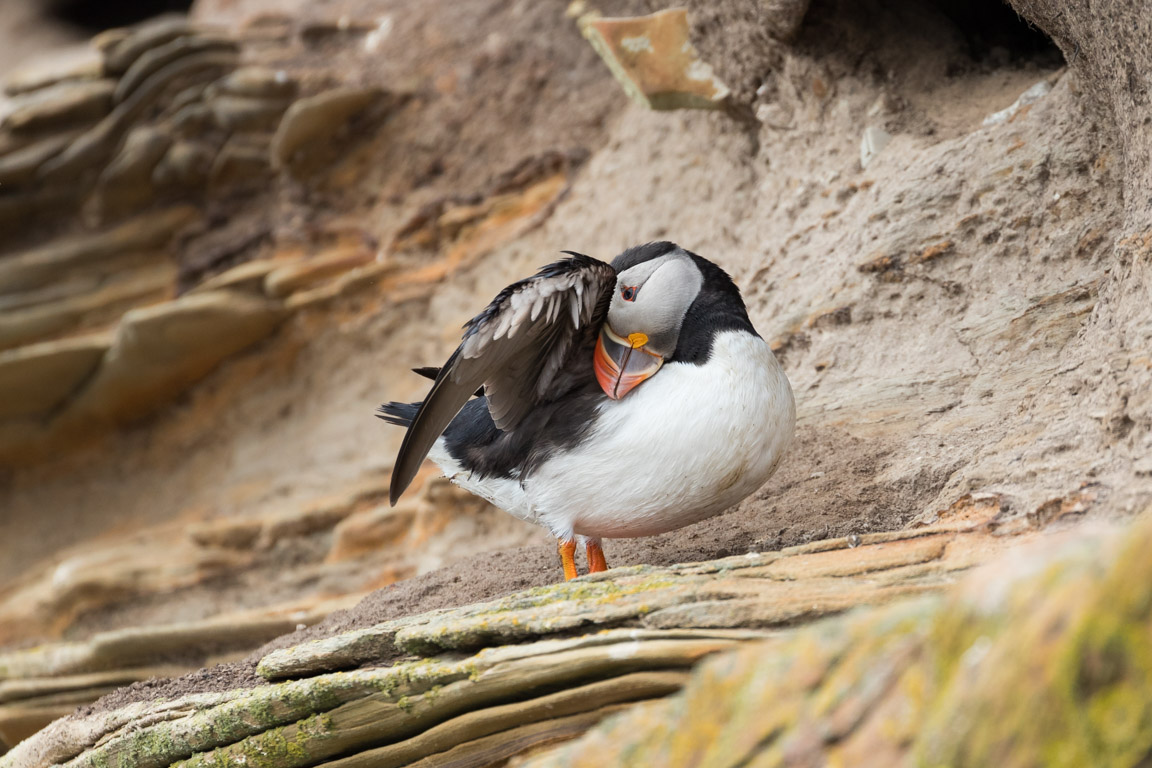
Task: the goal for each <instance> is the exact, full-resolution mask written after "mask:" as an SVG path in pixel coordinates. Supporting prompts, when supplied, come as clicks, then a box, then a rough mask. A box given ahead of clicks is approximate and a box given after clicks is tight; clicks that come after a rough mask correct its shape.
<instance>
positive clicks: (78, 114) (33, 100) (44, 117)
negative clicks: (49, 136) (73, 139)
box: [0, 80, 116, 133]
mask: <svg viewBox="0 0 1152 768" xmlns="http://www.w3.org/2000/svg"><path fill="white" fill-rule="evenodd" d="M115 88H116V83H115V81H113V80H79V81H75V82H62V83H58V84H56V85H52V86H49V87H47V88H44V89H42V90H38V91H34V92H32V93H29V94H27V95H23V96H20V97H17V100H16V102H15V104H14V105H13V106H12V108H11V110H10V111H9V112H8V114H7V115H5V116H4V118H3V120H0V127H2V128H6V129H8V130H10V131H14V132H22V133H35V132H38V131H50V130H56V129H59V128H66V127H69V126H74V125H77V124H85V123H94V122H96V121H97V120H99V119H100V118H102V117H104V115H106V114H108V113H109V112H110V111H111V110H112V92H113V90H115Z"/></svg>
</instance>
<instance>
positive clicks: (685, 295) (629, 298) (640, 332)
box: [593, 243, 704, 400]
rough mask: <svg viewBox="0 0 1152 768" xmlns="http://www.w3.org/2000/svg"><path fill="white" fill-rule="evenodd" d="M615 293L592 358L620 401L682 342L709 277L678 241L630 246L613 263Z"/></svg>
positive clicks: (598, 373)
mask: <svg viewBox="0 0 1152 768" xmlns="http://www.w3.org/2000/svg"><path fill="white" fill-rule="evenodd" d="M612 266H613V267H615V268H616V274H617V277H616V290H615V293H614V294H613V296H612V304H611V305H610V306H609V308H608V319H607V321H606V322H605V323H604V326H603V328H601V330H600V338H599V339H597V341H596V354H595V356H594V358H593V361H594V367H595V369H596V379H597V381H599V382H600V387H601V388H602V389H603V390H604V392H605V394H607V395H608V397H610V398H612V399H613V400H619V399H620V398H622V397H624V395H626V394H628V392H630V391H631V390H633V389H635V388H636V387H637V386H638V385H639V384H640V383H641V382H643V381H644V380H645V379H648V378H651V377H652V376H654V375H655V374H656V372H657V371H659V370H660V366H661V365H663V364H664V361H665V360H667V359H668V358H669V357H671V356H672V354H673V353H674V352H675V351H676V345H677V343H678V342H679V339H680V326H681V325H682V324H683V323H684V317H685V316H686V315H687V314H688V308H689V307H691V306H692V302H694V301H695V300H696V297H697V296H698V295H699V293H700V289H701V287H702V286H703V284H704V276H703V274H701V272H700V268H699V267H698V266H697V265H696V262H695V261H693V260H692V257H691V256H689V255H688V253H687V252H686V251H685V250H684V249H682V248H680V247H679V246H677V245H675V244H673V243H649V244H647V245H642V246H639V247H637V248H631V249H629V250H627V251H625V252H624V253H622V254H620V255H619V256H617V257H616V259H615V260H613V262H612Z"/></svg>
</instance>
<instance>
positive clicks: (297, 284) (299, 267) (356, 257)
mask: <svg viewBox="0 0 1152 768" xmlns="http://www.w3.org/2000/svg"><path fill="white" fill-rule="evenodd" d="M373 258H374V255H373V254H372V252H371V251H368V250H366V249H364V248H359V247H351V248H338V249H336V250H333V251H329V252H327V253H323V254H321V255H319V256H316V257H313V258H311V259H308V260H307V261H301V262H299V263H296V264H291V265H288V266H285V267H281V268H279V269H277V270H276V271H274V272H272V273H270V274H269V275H268V277H266V278H265V279H264V292H265V293H267V294H268V295H269V296H272V297H276V298H281V297H284V296H287V295H288V294H290V293H294V292H296V291H298V290H300V289H301V288H306V287H308V286H311V285H314V284H316V283H319V282H323V281H325V280H328V279H330V278H332V277H334V276H336V275H339V274H342V273H344V272H347V271H348V270H350V269H352V268H354V267H359V266H361V265H364V264H368V263H369V262H371V261H372V260H373Z"/></svg>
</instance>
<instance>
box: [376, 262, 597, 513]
mask: <svg viewBox="0 0 1152 768" xmlns="http://www.w3.org/2000/svg"><path fill="white" fill-rule="evenodd" d="M564 253H567V254H569V256H570V258H566V259H562V260H560V261H557V262H555V263H553V264H549V265H548V266H546V267H544V268H543V269H541V270H540V271H539V272H537V273H536V274H535V275H533V276H532V277H530V278H528V279H527V280H521V281H519V282H517V283H513V284H512V285H510V286H508V287H507V288H505V289H504V290H502V291H500V294H499V295H498V296H497V297H496V298H495V299H493V300H492V303H491V304H489V305H488V307H487V308H486V309H485V310H484V311H483V312H481V313H480V314H479V315H477V316H476V317H474V318H472V319H471V320H470V321H468V323H467V324H466V325H465V326H464V328H465V330H464V341H463V342H462V343H461V344H460V346H459V347H458V348H457V349H456V351H455V352H453V353H452V357H450V358H449V359H448V362H447V363H445V364H444V367H443V368H441V369H440V372H439V374H438V375H437V376H436V382H435V383H434V384H433V385H432V390H431V391H430V392H429V393H428V397H427V398H425V400H424V402H423V404H421V406H420V410H419V411H417V413H416V416H415V418H414V419H413V420H412V426H410V427H409V428H408V432H407V434H405V435H404V442H403V444H402V445H401V446H400V453H399V455H397V457H396V465H395V466H394V467H393V469H392V483H391V488H390V489H389V496H390V500H391V502H392V503H393V504H395V503H396V500H397V499H398V498H399V497H400V494H402V493H403V492H404V491H405V489H407V488H408V485H409V483H411V482H412V478H413V477H415V476H416V472H417V471H418V470H419V468H420V464H421V463H422V462H423V461H424V457H425V456H427V455H428V451H429V450H431V449H432V445H433V444H434V443H435V442H436V438H438V437H440V434H441V433H442V432H443V431H444V429H445V428H446V427H447V426H448V424H449V422H451V421H452V419H453V418H455V417H456V414H457V413H459V412H460V409H461V408H462V407H463V406H464V404H465V403H466V402H468V400H469V398H471V397H472V396H473V394H474V393H475V392H476V391H477V387H480V386H483V387H484V393H485V395H487V398H488V410H489V412H490V413H491V414H492V420H493V421H494V422H496V426H497V427H499V428H500V429H502V430H504V431H508V430H510V429H513V428H515V427H516V425H517V424H519V423H520V421H521V420H522V419H523V418H524V415H525V414H527V413H528V412H529V411H531V410H532V408H534V407H535V406H536V405H537V404H539V403H544V402H549V401H552V400H555V399H556V398H558V397H560V396H561V395H563V394H565V393H567V392H569V391H571V389H572V388H573V387H574V386H576V385H577V384H578V383H580V382H581V381H583V380H584V379H586V378H588V377H591V376H593V373H592V365H591V361H592V358H591V352H590V350H591V346H592V345H593V344H595V340H596V335H597V334H598V333H599V331H600V326H601V324H602V323H603V322H604V318H605V316H606V315H607V313H608V305H609V303H610V301H611V298H612V290H613V288H614V287H615V285H616V272H615V270H613V269H612V267H611V266H609V265H608V264H605V263H604V262H602V261H598V260H596V259H593V258H591V257H590V256H584V255H582V254H579V253H573V252H571V251H564ZM585 347H587V348H588V350H587V351H588V352H589V354H588V356H587V360H582V361H581V360H577V359H575V358H574V355H573V353H574V352H577V351H580V350H583V349H584V348H585ZM572 364H574V366H573V365H572ZM573 367H574V368H575V369H573Z"/></svg>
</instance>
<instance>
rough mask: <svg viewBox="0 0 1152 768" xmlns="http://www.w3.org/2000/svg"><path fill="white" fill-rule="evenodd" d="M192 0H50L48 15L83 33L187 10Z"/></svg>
mask: <svg viewBox="0 0 1152 768" xmlns="http://www.w3.org/2000/svg"><path fill="white" fill-rule="evenodd" d="M191 7H192V0H53V2H51V3H49V4H48V13H49V15H50V16H51V17H52V18H54V19H57V20H59V21H61V22H63V23H65V24H67V25H69V26H72V27H77V28H79V29H80V30H82V31H83V32H86V33H89V34H91V33H96V32H100V31H102V30H105V29H110V28H112V27H122V26H126V25H129V24H136V23H138V22H141V21H144V20H146V19H150V18H152V17H153V16H159V15H161V14H164V13H172V12H177V13H187V12H188V10H189V9H190V8H191Z"/></svg>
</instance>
